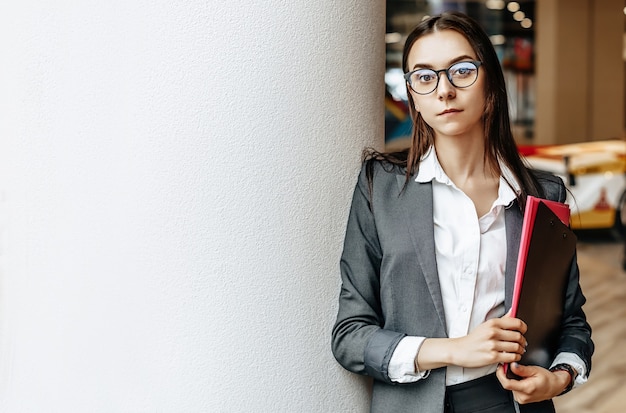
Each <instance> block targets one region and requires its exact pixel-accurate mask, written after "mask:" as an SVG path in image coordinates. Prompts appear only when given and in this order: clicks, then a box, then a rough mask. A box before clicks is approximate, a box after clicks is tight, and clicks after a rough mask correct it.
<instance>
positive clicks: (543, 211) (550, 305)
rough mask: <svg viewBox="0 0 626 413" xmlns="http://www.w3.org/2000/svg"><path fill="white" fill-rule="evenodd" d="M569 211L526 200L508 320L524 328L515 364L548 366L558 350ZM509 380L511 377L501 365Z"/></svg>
mask: <svg viewBox="0 0 626 413" xmlns="http://www.w3.org/2000/svg"><path fill="white" fill-rule="evenodd" d="M569 216H570V210H569V206H568V205H566V204H562V203H560V202H555V201H550V200H546V199H540V198H536V197H533V196H529V197H528V198H527V201H526V209H525V211H524V221H523V224H522V236H521V240H520V248H519V255H518V259H517V268H516V273H515V284H514V287H513V300H512V304H511V316H512V317H517V318H519V319H521V320H523V321H524V322H525V323H526V324H527V325H528V331H527V332H526V334H525V337H526V340H527V341H528V347H527V348H526V353H524V355H522V359H521V360H520V362H519V363H520V364H525V365H538V366H542V367H546V368H547V367H550V363H551V362H552V358H553V357H554V352H555V351H556V348H557V346H558V340H559V336H560V327H561V318H562V315H563V305H564V302H565V290H566V288H567V282H568V280H569V273H570V268H571V264H572V259H573V258H574V254H575V252H576V236H575V235H574V233H573V232H572V231H571V230H570V229H569ZM504 368H505V372H506V373H507V377H509V378H517V377H516V376H515V375H514V374H513V373H512V372H511V371H510V370H509V369H508V366H507V365H505V366H504Z"/></svg>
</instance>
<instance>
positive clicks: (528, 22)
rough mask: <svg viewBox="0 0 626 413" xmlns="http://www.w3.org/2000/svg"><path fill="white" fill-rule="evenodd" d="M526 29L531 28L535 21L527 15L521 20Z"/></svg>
mask: <svg viewBox="0 0 626 413" xmlns="http://www.w3.org/2000/svg"><path fill="white" fill-rule="evenodd" d="M520 24H521V25H522V27H523V28H524V29H530V28H531V27H532V25H533V21H532V20H530V19H529V18H528V17H526V18H525V19H524V20H522V21H521V22H520Z"/></svg>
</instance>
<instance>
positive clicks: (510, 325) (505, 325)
mask: <svg viewBox="0 0 626 413" xmlns="http://www.w3.org/2000/svg"><path fill="white" fill-rule="evenodd" d="M510 313H511V311H510V310H509V312H508V313H506V314H505V315H504V316H502V317H500V318H493V319H491V320H489V321H491V322H493V323H494V325H496V326H498V327H499V328H502V329H504V330H513V331H519V332H520V333H522V334H524V333H526V330H528V326H527V325H526V323H525V322H523V321H522V320H520V319H519V318H513V317H511V316H510Z"/></svg>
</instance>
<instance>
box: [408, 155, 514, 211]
mask: <svg viewBox="0 0 626 413" xmlns="http://www.w3.org/2000/svg"><path fill="white" fill-rule="evenodd" d="M498 163H499V165H500V171H501V173H500V185H499V188H498V199H497V200H496V201H495V202H494V206H495V205H509V204H511V202H513V201H514V200H515V198H517V194H518V193H519V192H520V185H519V182H518V181H517V179H516V178H515V175H513V172H511V170H510V169H509V168H508V167H507V166H506V165H505V164H504V162H502V161H500V160H498ZM431 181H435V182H439V183H441V184H444V185H450V186H454V187H455V188H456V186H455V185H454V183H453V182H452V181H451V180H450V178H448V175H446V173H445V171H444V170H443V168H442V167H441V164H440V163H439V160H438V159H437V153H436V152H435V148H434V146H431V147H430V148H429V149H428V151H426V154H425V155H424V156H423V157H422V160H421V162H420V165H419V169H418V172H417V176H416V177H415V182H420V183H426V182H431Z"/></svg>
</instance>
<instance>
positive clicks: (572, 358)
mask: <svg viewBox="0 0 626 413" xmlns="http://www.w3.org/2000/svg"><path fill="white" fill-rule="evenodd" d="M561 363H565V364H569V365H570V366H572V367H574V368H575V369H576V371H577V372H578V377H576V380H575V381H574V388H576V387H578V386H580V385H581V384H585V383H586V382H587V367H586V366H585V362H584V361H582V359H581V358H580V357H578V356H577V355H576V354H574V353H559V354H557V356H556V358H555V359H554V361H553V362H552V365H551V366H550V367H554V366H556V365H557V364H561Z"/></svg>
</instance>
